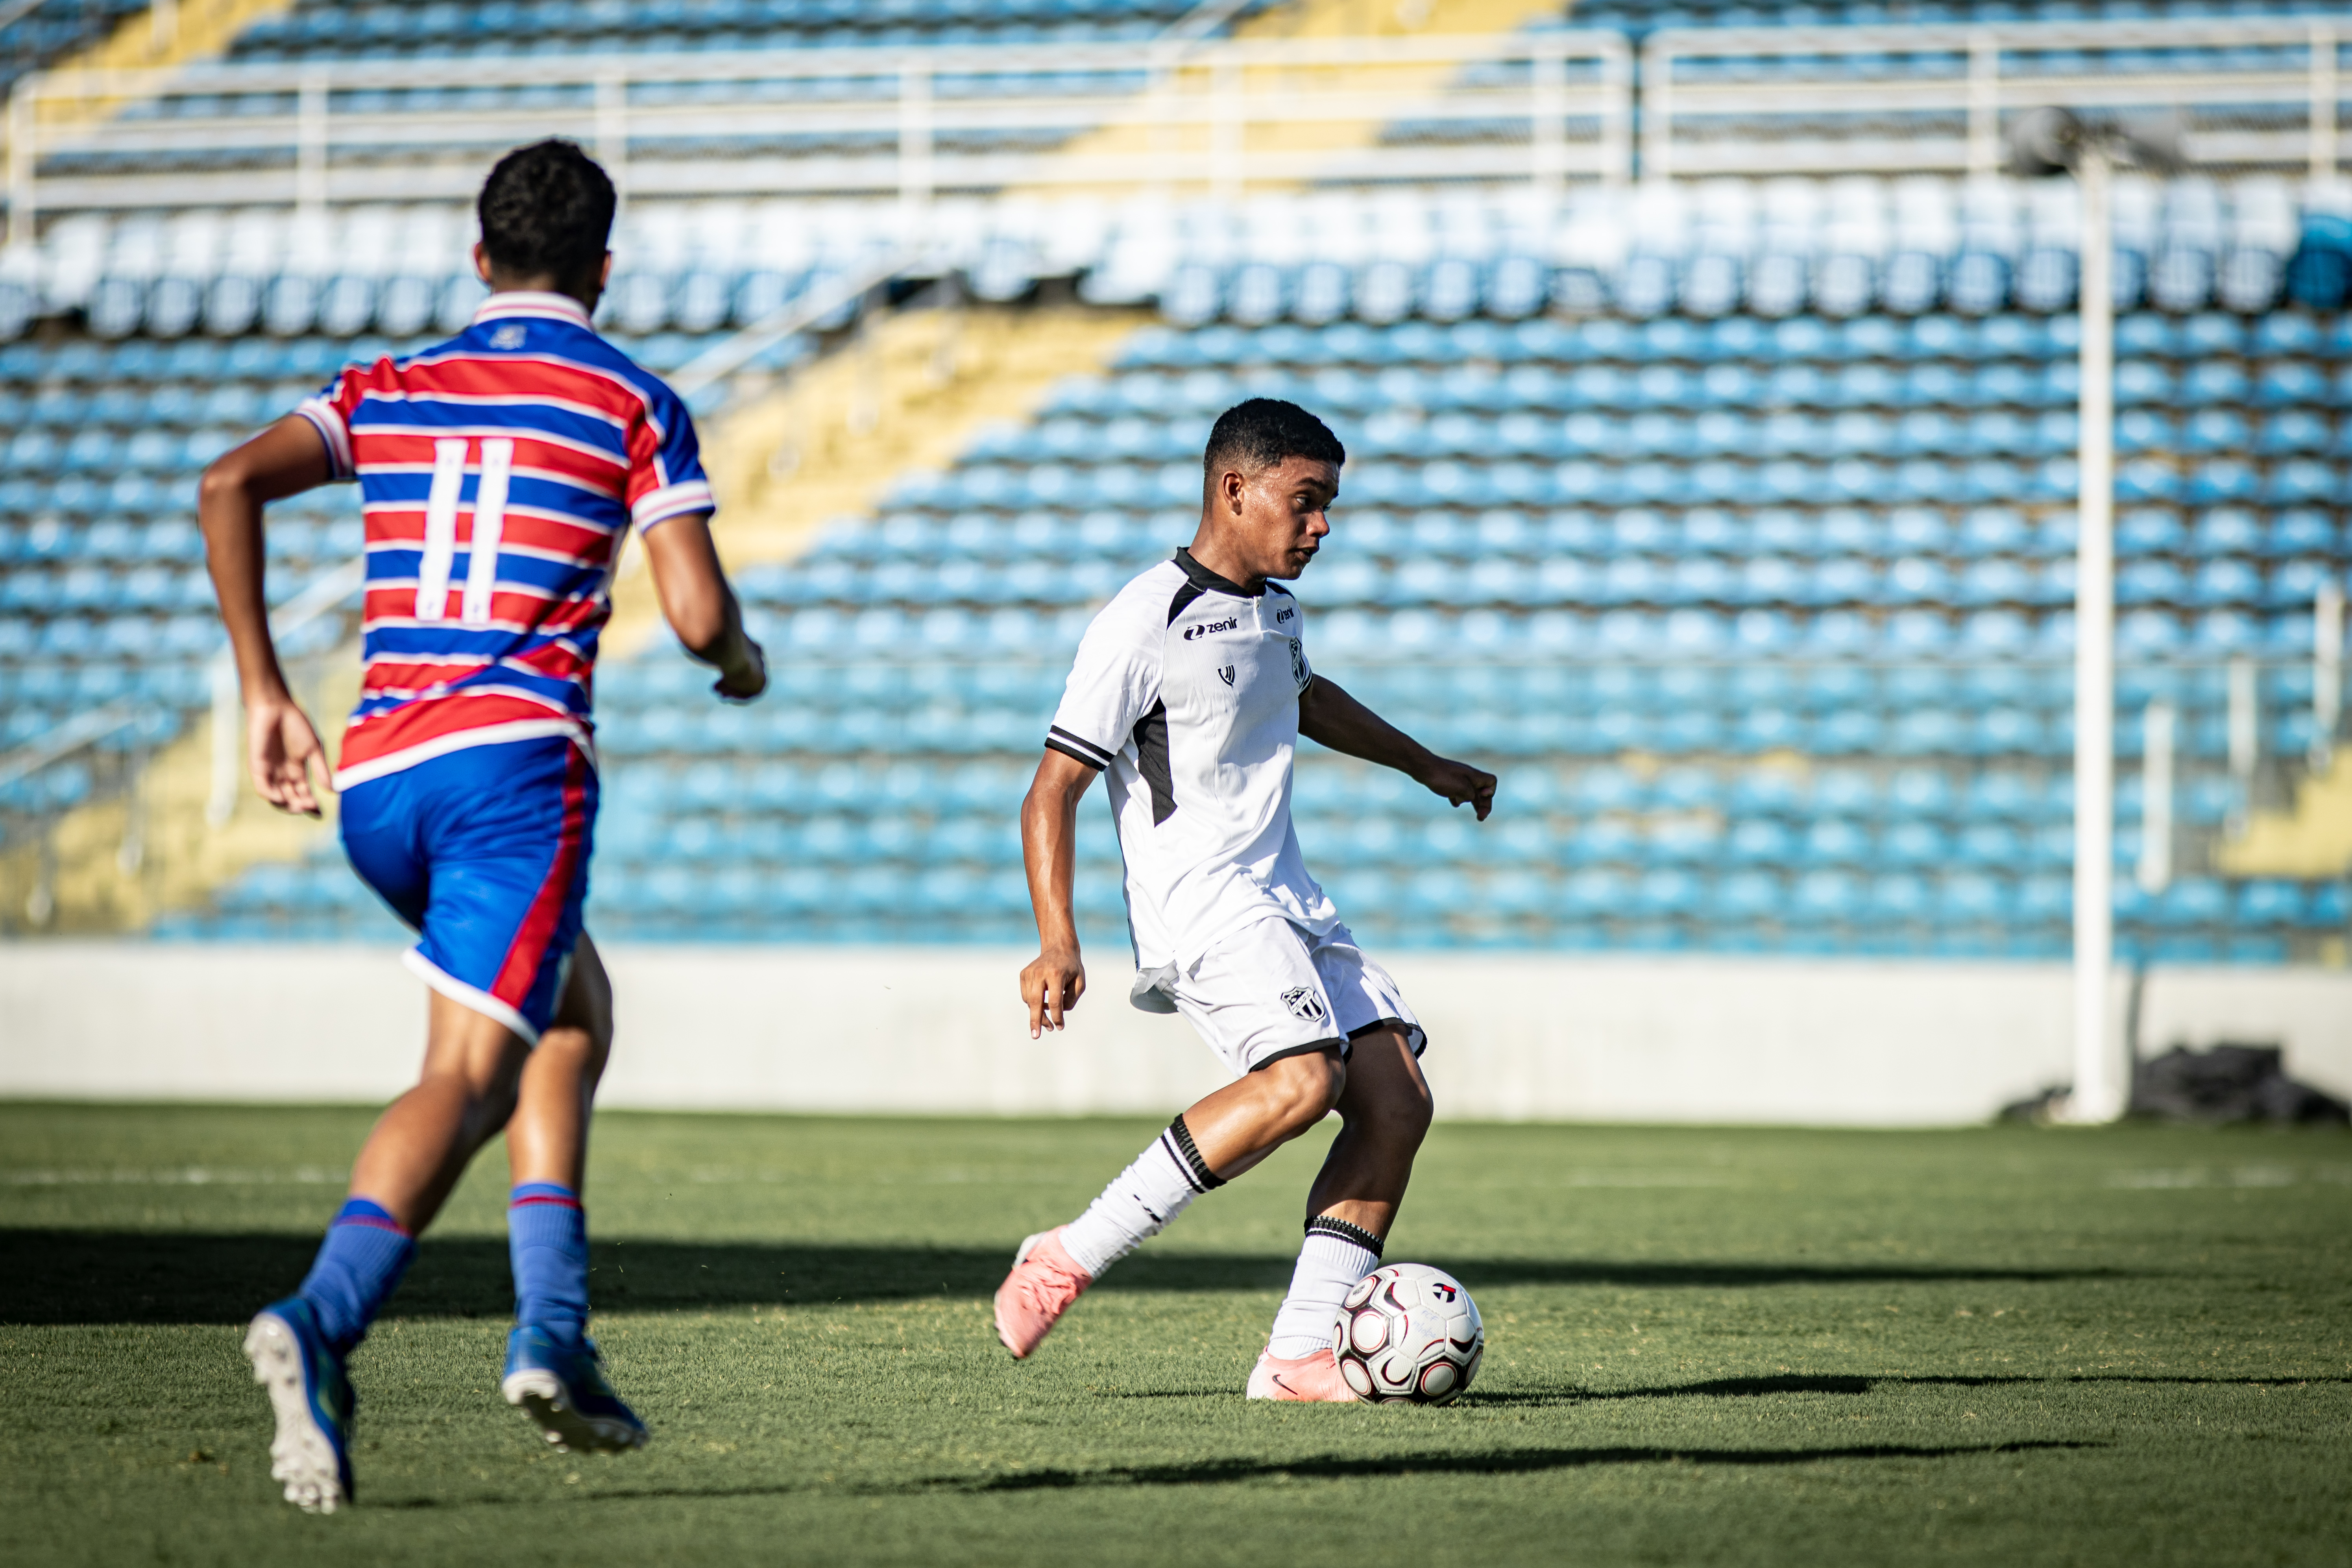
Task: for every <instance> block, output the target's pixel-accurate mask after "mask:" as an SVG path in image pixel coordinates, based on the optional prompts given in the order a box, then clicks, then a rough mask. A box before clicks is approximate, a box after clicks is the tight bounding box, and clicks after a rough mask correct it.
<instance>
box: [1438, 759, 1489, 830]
mask: <svg viewBox="0 0 2352 1568" xmlns="http://www.w3.org/2000/svg"><path fill="white" fill-rule="evenodd" d="M1421 782H1422V783H1423V784H1425V785H1427V786H1428V788H1429V792H1430V793H1431V794H1432V795H1444V797H1445V804H1446V805H1468V806H1470V807H1471V809H1473V810H1474V811H1475V812H1477V814H1478V820H1479V821H1481V822H1484V821H1486V814H1487V813H1488V812H1490V811H1492V810H1494V809H1495V775H1494V774H1492V773H1485V772H1482V771H1481V770H1479V769H1477V768H1474V767H1472V766H1471V765H1470V764H1469V763H1457V762H1454V760H1453V759H1451V758H1449V757H1440V758H1438V759H1437V761H1436V762H1435V763H1433V764H1432V766H1431V767H1430V769H1429V771H1428V772H1426V773H1423V774H1422V775H1421Z"/></svg>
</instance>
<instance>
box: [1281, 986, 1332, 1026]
mask: <svg viewBox="0 0 2352 1568" xmlns="http://www.w3.org/2000/svg"><path fill="white" fill-rule="evenodd" d="M1282 1005H1284V1006H1286V1007H1287V1008H1289V1009H1290V1014H1291V1016H1292V1017H1295V1018H1304V1019H1305V1020H1307V1022H1308V1023H1310V1024H1319V1023H1321V1022H1322V1021H1323V998H1322V997H1321V996H1320V995H1318V994H1317V993H1316V990H1315V987H1313V986H1312V985H1294V986H1292V987H1291V988H1290V989H1289V990H1287V991H1286V992H1284V993H1283V994H1282Z"/></svg>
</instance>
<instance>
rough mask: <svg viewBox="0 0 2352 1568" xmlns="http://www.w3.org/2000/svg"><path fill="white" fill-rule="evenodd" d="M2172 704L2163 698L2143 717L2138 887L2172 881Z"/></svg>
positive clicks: (2154, 889)
mask: <svg viewBox="0 0 2352 1568" xmlns="http://www.w3.org/2000/svg"><path fill="white" fill-rule="evenodd" d="M2173 721H2174V714H2173V709H2172V704H2171V703H2169V702H2167V701H2165V700H2163V699H2162V698H2158V700H2155V701H2153V702H2151V703H2149V704H2148V705H2147V712H2146V713H2144V714H2143V715H2142V716H2141V718H2140V737H2141V742H2142V744H2141V750H2140V763H2139V767H2140V773H2139V782H2140V792H2139V793H2140V802H2139V890H2140V891H2141V892H2143V893H2146V894H2147V895H2148V897H2150V898H2154V897H2155V896H2156V895H2157V894H2158V893H2161V892H2162V891H2164V889H2167V888H2168V887H2170V886H2171V885H2172V748H2173V739H2174V729H2173Z"/></svg>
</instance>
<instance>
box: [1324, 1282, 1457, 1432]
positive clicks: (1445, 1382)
mask: <svg viewBox="0 0 2352 1568" xmlns="http://www.w3.org/2000/svg"><path fill="white" fill-rule="evenodd" d="M1331 1353H1332V1354H1333V1355H1334V1356H1336V1357H1337V1358H1339V1375H1340V1376H1341V1377H1344V1378H1346V1379H1347V1380H1348V1386H1349V1388H1352V1389H1354V1390H1355V1391H1356V1397H1357V1398H1359V1399H1369V1400H1371V1401H1374V1402H1375V1403H1378V1404H1382V1405H1445V1404H1449V1403H1451V1402H1452V1400H1453V1399H1454V1396H1455V1395H1456V1394H1460V1393H1461V1392H1462V1391H1463V1390H1464V1389H1465V1388H1467V1387H1469V1386H1470V1380H1471V1379H1472V1378H1474V1377H1475V1376H1477V1375H1478V1358H1479V1357H1480V1356H1481V1355H1484V1354H1485V1353H1486V1329H1485V1328H1484V1327H1482V1326H1481V1325H1480V1323H1479V1321H1478V1308H1477V1305H1476V1303H1475V1302H1473V1301H1472V1300H1470V1292H1469V1291H1467V1290H1465V1289H1462V1282H1461V1281H1460V1280H1458V1279H1454V1276H1453V1275H1451V1274H1448V1273H1446V1272H1445V1271H1444V1269H1442V1268H1431V1267H1430V1266H1429V1265H1428V1264H1426V1263H1391V1264H1389V1265H1388V1266H1386V1267H1385V1268H1375V1269H1373V1270H1372V1271H1371V1272H1370V1274H1367V1275H1365V1276H1364V1277H1363V1278H1362V1279H1359V1280H1357V1281H1356V1288H1355V1289H1352V1290H1350V1291H1349V1292H1348V1300H1347V1301H1346V1302H1345V1303H1344V1304H1343V1305H1342V1306H1341V1307H1340V1309H1339V1321H1338V1322H1336V1323H1334V1324H1333V1325H1332V1326H1331Z"/></svg>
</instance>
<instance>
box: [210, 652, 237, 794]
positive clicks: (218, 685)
mask: <svg viewBox="0 0 2352 1568" xmlns="http://www.w3.org/2000/svg"><path fill="white" fill-rule="evenodd" d="M209 674H210V676H211V684H212V699H213V786H212V791H211V793H210V795H208V796H207V797H206V799H205V822H206V823H207V824H209V825H210V826H214V827H219V826H222V825H224V824H225V823H226V822H227V821H228V819H229V818H230V817H231V816H235V815H236V799H237V784H239V782H240V774H241V773H243V772H244V769H243V766H242V764H243V763H244V762H245V699H244V696H243V694H242V693H240V692H239V691H238V690H237V689H236V659H234V658H230V657H229V652H228V650H227V649H226V648H223V649H222V650H221V651H220V652H218V653H216V654H215V655H214V656H213V662H212V668H211V670H210V671H209Z"/></svg>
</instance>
